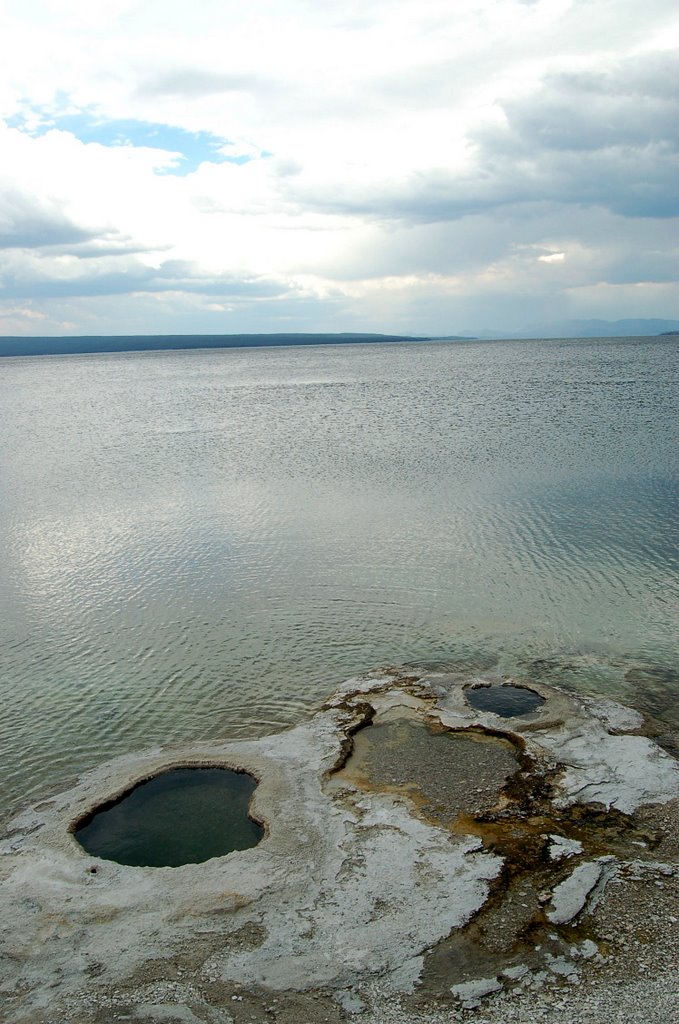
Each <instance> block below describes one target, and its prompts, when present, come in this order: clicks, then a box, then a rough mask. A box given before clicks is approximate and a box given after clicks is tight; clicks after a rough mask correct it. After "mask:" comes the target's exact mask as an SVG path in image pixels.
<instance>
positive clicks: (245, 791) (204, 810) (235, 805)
mask: <svg viewBox="0 0 679 1024" xmlns="http://www.w3.org/2000/svg"><path fill="white" fill-rule="evenodd" d="M256 786H257V781H256V779H253V777H252V776H251V775H247V774H245V773H244V772H234V771H231V770H229V769H227V768H174V769H172V770H170V771H166V772H163V773H162V774H160V775H156V776H155V777H154V778H152V779H149V780H147V781H146V782H141V783H139V785H137V786H135V787H134V788H133V789H131V790H129V791H128V792H127V793H125V794H123V796H121V797H120V799H119V800H116V801H115V802H113V803H110V804H107V805H104V806H101V807H99V808H98V809H97V810H95V811H94V812H93V813H92V814H90V815H88V817H87V818H85V819H83V821H82V822H81V823H79V824H78V825H77V827H76V829H75V837H76V839H77V840H78V842H79V843H80V845H81V846H82V847H83V848H84V849H85V850H86V851H87V852H88V853H90V854H92V855H93V856H96V857H104V858H105V859H106V860H114V861H116V862H117V863H118V864H128V865H131V866H135V867H178V866H179V865H180V864H200V863H201V862H202V861H206V860H210V858H211V857H223V856H224V855H225V854H227V853H232V852H233V851H234V850H246V849H248V848H249V847H252V846H256V845H257V843H258V842H259V841H260V839H261V838H262V835H263V834H264V830H263V828H262V827H261V825H259V824H257V822H255V821H253V820H252V818H250V817H249V815H248V805H249V803H250V798H251V796H252V793H253V792H254V790H255V787H256Z"/></svg>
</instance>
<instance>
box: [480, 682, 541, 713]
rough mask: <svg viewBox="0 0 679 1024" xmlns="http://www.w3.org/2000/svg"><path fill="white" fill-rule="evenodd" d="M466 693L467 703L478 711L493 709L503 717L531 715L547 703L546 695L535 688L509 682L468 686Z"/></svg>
mask: <svg viewBox="0 0 679 1024" xmlns="http://www.w3.org/2000/svg"><path fill="white" fill-rule="evenodd" d="M464 695H465V697H466V699H467V703H468V704H471V706H472V707H473V708H476V710H477V711H492V712H493V713H494V714H496V715H500V717H501V718H514V717H515V716H517V715H529V714H530V713H531V712H533V711H537V710H538V708H540V707H542V705H543V704H544V703H545V699H544V697H541V696H540V694H539V693H536V692H535V690H529V689H528V688H527V687H525V686H510V685H509V684H507V683H504V684H502V685H499V686H498V685H494V686H467V687H466V688H465V691H464Z"/></svg>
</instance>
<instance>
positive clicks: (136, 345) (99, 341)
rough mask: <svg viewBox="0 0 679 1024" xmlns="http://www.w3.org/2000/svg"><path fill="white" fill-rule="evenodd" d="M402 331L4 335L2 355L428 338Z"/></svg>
mask: <svg viewBox="0 0 679 1024" xmlns="http://www.w3.org/2000/svg"><path fill="white" fill-rule="evenodd" d="M427 340H429V339H427V338H415V337H410V336H409V335H401V334H358V333H356V334H350V333H344V334H137V335H118V336H114V335H92V336H73V337H64V338H41V337H18V336H17V337H6V338H0V356H47V355H67V354H72V355H73V354H81V353H91V352H152V351H160V350H164V349H199V348H212V349H219V348H262V347H265V346H271V345H275V346H279V345H361V344H363V345H365V344H375V343H378V342H387V341H388V342H408V341H427Z"/></svg>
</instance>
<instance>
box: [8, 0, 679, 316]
mask: <svg viewBox="0 0 679 1024" xmlns="http://www.w3.org/2000/svg"><path fill="white" fill-rule="evenodd" d="M678 282H679V7H678V6H677V3H676V0H644V3H640V2H639V0H457V2H456V0H360V2H359V0H341V2H339V0H251V2H250V3H248V4H243V3H242V2H241V0H238V2H235V0H192V2H191V3H189V2H187V0H162V2H161V0H97V2H96V3H94V2H92V0H87V2H85V0H0V334H2V335H12V334H26V335H36V334H37V335H59V334H131V333H151V334H162V333H168V332H171V333H176V334H180V333H203V332H206V333H236V332H268V331H313V332H316V331H379V332H385V333H408V334H422V335H427V334H429V335H431V334H459V333H473V332H474V331H475V330H480V329H489V330H497V331H498V332H502V331H503V330H504V331H516V330H520V329H521V327H522V326H526V325H530V324H539V323H543V322H547V321H553V320H555V319H564V318H603V319H611V320H616V319H620V318H626V317H661V318H679V287H678Z"/></svg>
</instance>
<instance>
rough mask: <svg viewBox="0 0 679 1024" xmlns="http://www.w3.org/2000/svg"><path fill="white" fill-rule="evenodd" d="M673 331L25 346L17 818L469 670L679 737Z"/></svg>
mask: <svg viewBox="0 0 679 1024" xmlns="http://www.w3.org/2000/svg"><path fill="white" fill-rule="evenodd" d="M678 355H679V349H678V343H677V341H676V339H671V338H636V339H634V338H625V339H605V340H601V341H599V340H591V339H587V340H583V341H526V342H519V341H508V342H475V343H419V344H404V345H398V344H375V345H357V346H351V347H346V346H337V347H335V346H329V347H328V346H323V347H318V348H316V347H312V348H309V347H307V348H272V349H233V350H224V351H190V352H181V351H179V352H149V353H139V352H137V353H128V354H106V355H85V356H55V357H51V356H46V357H35V358H6V359H3V360H2V361H0V409H1V411H2V422H3V425H4V426H3V431H2V436H1V437H0V489H1V490H0V494H1V504H0V536H1V539H2V551H3V564H2V575H1V579H0V698H1V700H2V708H3V712H2V718H1V720H0V764H1V765H2V773H1V775H0V787H1V792H0V813H6V812H7V810H8V809H10V808H16V807H18V806H20V805H22V804H24V803H26V802H27V801H29V800H33V799H36V798H38V797H40V796H41V795H43V794H45V793H47V792H49V791H50V790H52V789H54V788H61V787H62V786H63V785H65V784H67V783H68V782H70V781H71V779H72V778H73V776H74V774H75V773H77V772H79V771H81V770H82V769H84V768H87V767H90V766H92V765H94V764H97V763H99V762H101V761H103V760H105V759H108V758H110V757H112V756H114V755H116V754H119V753H124V752H128V751H131V750H134V749H138V748H142V747H145V746H150V745H153V744H156V743H159V742H180V741H186V740H192V739H207V738H214V737H219V736H224V737H231V738H233V737H240V736H246V735H253V736H255V735H262V734H264V733H267V732H271V731H274V730H278V729H281V728H283V727H285V726H287V725H290V724H292V723H295V722H298V721H299V720H300V719H302V718H304V717H305V716H306V715H308V714H309V713H310V711H311V710H312V709H313V707H314V706H315V705H316V704H318V703H319V702H320V701H321V700H322V699H323V698H324V697H326V696H327V695H328V694H329V693H330V692H331V691H332V690H333V688H334V686H335V685H336V684H337V683H338V682H340V681H342V680H343V679H345V678H347V677H348V676H350V675H352V674H355V673H358V672H361V671H363V670H366V669H370V668H374V667H377V666H380V665H384V664H393V665H402V664H408V663H417V664H418V665H423V664H424V665H427V664H436V665H437V666H438V665H450V666H452V667H455V668H457V669H460V670H462V671H468V672H469V673H470V675H473V674H477V673H482V674H486V675H493V674H498V673H504V674H510V675H515V676H518V677H520V678H523V679H527V678H535V679H540V680H542V681H545V682H553V683H557V684H559V685H563V686H566V687H568V688H570V689H576V690H579V691H581V692H583V693H605V694H607V695H611V696H618V697H619V698H621V699H622V700H624V701H627V702H630V703H633V704H635V705H636V706H638V707H640V708H642V709H643V710H645V711H648V712H651V713H652V714H654V715H655V716H656V717H658V718H659V719H660V720H661V722H662V723H664V726H666V727H667V728H668V730H670V729H673V728H674V729H676V728H678V727H679V718H678V715H677V711H676V707H677V697H678V696H679V671H678V666H679V660H678V658H677V654H678V649H679V459H678V458H677V452H678V451H679V387H678V386H677V385H678V378H679V373H678V372H677V356H678Z"/></svg>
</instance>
